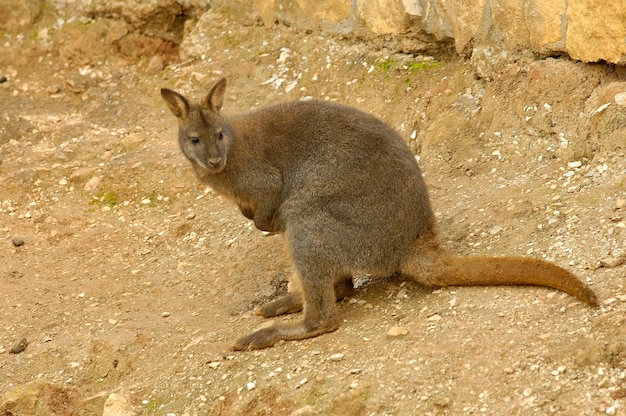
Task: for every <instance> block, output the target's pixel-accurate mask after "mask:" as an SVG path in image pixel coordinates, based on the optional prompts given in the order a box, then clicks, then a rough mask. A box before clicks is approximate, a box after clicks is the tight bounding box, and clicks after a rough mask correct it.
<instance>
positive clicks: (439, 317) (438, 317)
mask: <svg viewBox="0 0 626 416" xmlns="http://www.w3.org/2000/svg"><path fill="white" fill-rule="evenodd" d="M426 319H428V320H429V321H430V322H437V321H439V320H440V319H441V315H439V314H438V313H436V314H434V315H431V316H429V317H428V318H426Z"/></svg>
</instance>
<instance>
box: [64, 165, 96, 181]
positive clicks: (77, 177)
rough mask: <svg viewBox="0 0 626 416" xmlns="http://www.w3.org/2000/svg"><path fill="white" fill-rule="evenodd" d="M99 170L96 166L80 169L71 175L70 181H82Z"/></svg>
mask: <svg viewBox="0 0 626 416" xmlns="http://www.w3.org/2000/svg"><path fill="white" fill-rule="evenodd" d="M97 170H98V168H97V167H95V166H89V167H85V168H78V169H76V170H75V171H74V172H72V173H71V174H70V181H82V180H84V179H86V178H87V177H88V176H91V175H92V174H93V173H94V172H96V171H97Z"/></svg>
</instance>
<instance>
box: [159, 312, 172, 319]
mask: <svg viewBox="0 0 626 416" xmlns="http://www.w3.org/2000/svg"><path fill="white" fill-rule="evenodd" d="M170 315H171V314H170V313H169V312H163V313H161V317H163V318H167V317H169V316H170Z"/></svg>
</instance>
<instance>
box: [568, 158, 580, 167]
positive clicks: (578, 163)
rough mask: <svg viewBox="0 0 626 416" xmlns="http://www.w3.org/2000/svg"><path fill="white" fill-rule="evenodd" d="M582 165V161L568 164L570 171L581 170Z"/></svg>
mask: <svg viewBox="0 0 626 416" xmlns="http://www.w3.org/2000/svg"><path fill="white" fill-rule="evenodd" d="M582 165H583V162H581V161H579V160H577V161H575V162H569V163H568V164H567V166H568V167H569V168H570V169H575V168H579V167H581V166H582Z"/></svg>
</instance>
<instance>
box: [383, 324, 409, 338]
mask: <svg viewBox="0 0 626 416" xmlns="http://www.w3.org/2000/svg"><path fill="white" fill-rule="evenodd" d="M408 333H409V331H408V330H407V329H406V328H404V327H401V326H392V327H391V328H389V331H387V335H388V336H390V337H399V336H401V335H406V334H408Z"/></svg>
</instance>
